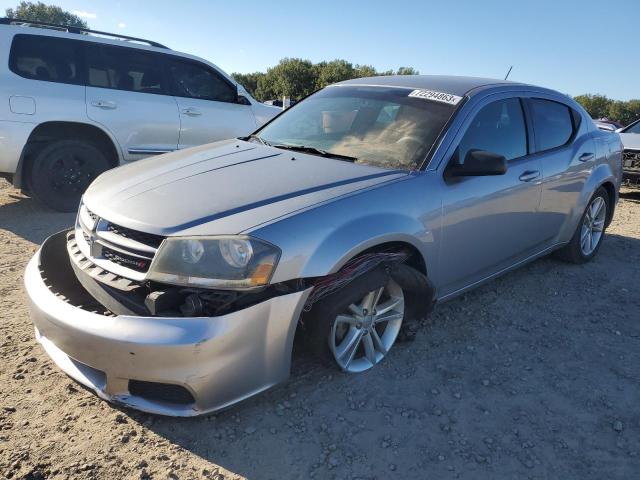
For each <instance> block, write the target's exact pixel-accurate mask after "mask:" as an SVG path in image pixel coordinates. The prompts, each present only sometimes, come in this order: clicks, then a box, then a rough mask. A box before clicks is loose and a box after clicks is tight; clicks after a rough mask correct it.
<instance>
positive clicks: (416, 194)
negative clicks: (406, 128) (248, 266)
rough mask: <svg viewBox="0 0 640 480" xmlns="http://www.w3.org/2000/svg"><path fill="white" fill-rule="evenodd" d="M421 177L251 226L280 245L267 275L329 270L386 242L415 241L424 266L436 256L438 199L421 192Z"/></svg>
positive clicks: (280, 277) (279, 278) (310, 274)
mask: <svg viewBox="0 0 640 480" xmlns="http://www.w3.org/2000/svg"><path fill="white" fill-rule="evenodd" d="M421 180H422V179H421V178H413V179H412V180H409V181H403V182H397V183H393V184H390V185H386V186H384V187H381V188H378V189H374V190H371V191H368V192H363V193H361V194H357V195H353V196H350V197H347V198H342V199H340V200H337V201H334V202H332V203H329V204H325V205H323V206H320V207H318V208H314V209H311V210H308V211H306V212H302V213H299V214H297V215H294V216H292V217H289V218H286V219H283V220H281V221H278V222H276V223H273V224H270V225H267V226H265V227H263V228H259V229H257V230H255V231H253V232H251V234H252V235H255V236H257V237H259V238H262V239H264V240H267V241H269V242H271V243H273V244H274V245H278V246H279V247H280V248H281V249H282V258H281V259H280V262H279V264H278V267H277V269H276V271H275V273H274V277H273V278H272V280H271V281H272V282H273V283H277V282H282V281H286V280H291V279H296V278H309V277H318V276H324V275H328V274H330V273H333V272H335V271H337V270H339V269H340V268H341V267H342V266H343V265H344V264H345V263H346V262H347V261H348V260H349V259H351V258H353V257H354V256H356V255H357V254H358V253H360V252H362V251H364V250H367V249H369V248H371V247H374V246H377V245H380V244H383V243H389V242H404V243H406V244H409V245H411V246H413V247H415V249H416V250H417V251H418V252H419V253H420V255H421V256H422V259H423V261H424V263H425V265H427V266H428V267H429V265H430V262H429V259H434V258H436V244H437V236H438V235H439V231H440V199H439V198H438V197H437V196H435V198H434V196H432V195H426V192H429V189H428V188H425V187H426V184H425V182H424V181H421ZM432 264H433V265H435V264H436V262H432ZM432 273H433V272H432V269H429V275H430V276H431V274H432Z"/></svg>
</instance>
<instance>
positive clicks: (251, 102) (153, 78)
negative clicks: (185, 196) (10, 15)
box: [0, 19, 280, 211]
mask: <svg viewBox="0 0 640 480" xmlns="http://www.w3.org/2000/svg"><path fill="white" fill-rule="evenodd" d="M36 26H37V27H40V28H30V27H36ZM108 37H112V38H108ZM279 112H280V109H278V108H274V107H270V106H267V105H263V104H262V103H260V102H258V101H257V100H255V99H253V98H252V97H251V96H250V95H249V94H248V93H247V92H246V91H245V90H244V88H243V87H242V86H241V85H238V84H237V83H236V82H235V81H234V80H233V79H232V78H231V77H230V76H229V75H227V74H226V73H224V72H223V71H222V70H220V69H219V68H218V67H216V66H215V65H213V64H211V63H209V62H206V61H205V60H202V59H200V58H197V57H194V56H192V55H187V54H184V53H178V52H174V51H172V50H170V49H168V48H167V47H164V46H163V45H160V44H158V43H156V42H152V41H148V40H143V39H139V38H134V37H127V36H123V35H115V34H107V33H105V32H96V31H92V30H84V29H78V28H74V27H60V26H56V25H51V24H43V23H39V22H27V21H19V20H14V19H0V176H3V177H5V178H8V179H9V180H10V181H12V182H13V184H14V185H15V186H16V187H19V188H21V189H22V190H23V191H26V192H29V193H30V194H32V195H33V196H35V197H36V198H37V199H39V200H40V201H42V202H43V203H45V204H47V205H49V206H51V207H52V208H55V209H57V210H62V211H74V210H76V209H77V206H78V201H79V199H80V196H81V195H82V192H83V191H84V189H85V188H86V187H87V186H88V185H89V183H90V182H91V181H92V180H93V179H94V178H95V177H96V176H97V175H99V174H100V173H101V172H103V171H105V170H107V169H109V168H112V167H115V166H117V165H120V164H122V163H126V162H131V161H134V160H138V159H141V158H144V157H146V156H149V155H155V154H159V153H166V152H171V151H174V150H178V149H182V148H187V147H191V146H194V145H200V144H203V143H209V142H213V141H216V140H222V139H226V138H232V137H238V136H243V135H248V134H250V133H252V132H253V131H254V130H256V128H257V127H259V126H260V125H262V124H264V123H265V122H266V121H268V120H270V119H271V118H273V117H274V116H275V115H277V114H278V113H279Z"/></svg>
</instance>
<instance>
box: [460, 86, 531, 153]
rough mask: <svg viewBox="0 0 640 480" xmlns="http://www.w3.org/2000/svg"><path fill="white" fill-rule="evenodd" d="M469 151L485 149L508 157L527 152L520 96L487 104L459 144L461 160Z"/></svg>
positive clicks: (525, 129) (525, 130)
mask: <svg viewBox="0 0 640 480" xmlns="http://www.w3.org/2000/svg"><path fill="white" fill-rule="evenodd" d="M469 150H485V151H487V152H493V153H497V154H499V155H503V156H504V157H505V158H506V159H507V160H513V159H514V158H518V157H523V156H525V155H526V154H527V128H526V125H525V122H524V114H523V112H522V105H521V104H520V100H518V99H517V98H509V99H506V100H498V101H495V102H493V103H490V104H489V105H486V106H484V107H483V108H482V109H481V110H480V111H479V112H478V114H477V115H476V116H475V118H474V119H473V122H472V123H471V125H470V126H469V128H468V129H467V131H466V132H465V134H464V137H463V138H462V140H461V141H460V145H459V146H458V159H459V161H460V163H463V162H464V159H465V157H466V155H467V153H468V152H469Z"/></svg>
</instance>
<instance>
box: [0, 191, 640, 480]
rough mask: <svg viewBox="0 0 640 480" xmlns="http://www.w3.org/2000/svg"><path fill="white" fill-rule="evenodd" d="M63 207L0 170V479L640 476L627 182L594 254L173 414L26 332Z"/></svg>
mask: <svg viewBox="0 0 640 480" xmlns="http://www.w3.org/2000/svg"><path fill="white" fill-rule="evenodd" d="M73 218H74V216H73V215H68V214H67V215H65V214H58V213H53V212H50V211H47V210H45V209H43V208H41V207H39V206H38V205H36V204H35V203H34V202H33V201H32V200H30V199H28V198H24V197H22V196H21V195H20V194H19V193H18V192H16V191H15V190H13V189H12V188H11V187H10V186H9V184H8V183H6V182H5V181H3V180H0V315H1V320H0V359H1V363H0V477H2V478H5V477H6V478H11V479H16V478H28V479H42V478H56V479H62V478H105V479H120V478H159V479H165V478H172V479H175V478H180V479H182V478H215V479H222V478H225V479H229V478H239V477H249V478H274V479H275V478H322V479H324V478H340V479H342V478H436V479H447V478H473V479H477V478H509V479H513V478H535V479H543V478H545V479H546V478H548V479H558V478H579V479H587V478H593V479H603V478H607V479H613V478H616V479H617V478H619V479H631V478H638V476H639V475H640V402H639V399H640V367H639V366H640V294H639V293H640V291H639V289H638V286H639V284H640V267H639V265H640V191H638V190H629V189H626V190H624V192H623V195H622V199H621V202H620V204H619V206H618V210H617V212H616V217H615V220H614V222H613V224H612V226H611V228H610V230H609V232H608V235H607V237H606V240H605V243H604V244H603V246H602V249H601V251H600V254H599V256H598V257H597V259H596V260H595V261H594V262H592V263H590V264H588V265H584V266H572V265H568V264H564V263H561V262H559V261H557V260H555V259H553V258H546V259H542V260H539V261H537V262H535V263H533V264H531V265H529V266H527V267H524V268H522V269H520V270H519V271H517V272H515V273H511V274H509V275H506V276H504V277H502V278H500V279H499V280H497V281H494V282H491V283H489V284H487V285H485V286H484V287H482V288H480V289H478V290H476V291H474V292H473V293H470V294H468V295H465V296H464V297H463V298H459V299H457V300H454V301H452V302H450V303H448V304H444V305H441V306H439V307H438V308H437V309H436V312H435V313H434V315H433V316H432V318H431V319H430V321H429V322H427V323H426V324H425V325H424V328H423V329H422V330H421V332H420V334H419V336H418V338H417V340H416V341H415V342H414V343H413V344H403V345H399V346H396V347H395V348H394V351H393V354H392V355H391V356H390V357H389V358H388V359H387V360H386V361H385V362H383V363H382V364H381V365H379V366H378V367H376V368H375V369H373V370H372V371H371V372H368V373H366V374H362V375H359V376H348V375H344V374H341V373H339V372H337V371H333V370H329V369H326V368H323V367H320V366H317V365H316V364H315V363H313V362H311V361H309V360H308V359H305V358H301V359H298V360H297V361H296V365H295V371H294V374H293V376H292V378H291V380H290V381H289V382H288V383H286V384H285V385H283V386H281V387H278V388H276V389H273V390H271V391H270V392H267V393H266V394H263V395H261V396H259V397H257V398H254V399H252V400H249V401H247V402H245V403H243V404H241V405H239V406H237V407H235V408H233V409H231V410H228V411H226V412H223V413H220V414H218V415H215V416H209V417H205V418H197V419H186V420H185V419H171V418H163V417H157V416H152V415H146V414H142V413H138V412H134V411H127V410H119V409H117V408H114V407H113V406H111V405H109V404H107V403H105V402H103V401H101V400H99V399H97V398H96V397H95V396H94V395H92V394H91V393H89V392H87V391H85V390H83V389H82V388H80V387H78V386H77V385H76V384H75V383H74V382H72V381H71V380H69V379H68V378H67V377H66V376H65V375H64V374H62V373H61V372H60V371H59V370H58V369H57V368H56V367H55V366H54V365H53V364H52V362H51V361H49V360H48V358H47V356H46V355H45V354H44V353H43V351H42V350H41V349H40V347H39V346H38V345H37V344H36V342H35V340H34V338H33V330H32V327H31V323H30V321H29V317H28V312H27V308H26V307H25V295H24V293H23V289H22V273H23V270H24V267H25V265H26V263H27V261H28V259H29V258H30V256H31V255H32V254H33V252H34V251H35V250H36V248H37V245H38V244H39V243H40V242H42V240H43V239H44V238H45V237H46V236H48V235H49V234H51V233H53V232H56V231H58V230H60V229H62V228H63V227H65V226H67V225H69V224H70V223H71V222H72V221H73Z"/></svg>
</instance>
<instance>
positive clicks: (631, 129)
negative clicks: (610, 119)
mask: <svg viewBox="0 0 640 480" xmlns="http://www.w3.org/2000/svg"><path fill="white" fill-rule="evenodd" d="M622 132H623V133H640V120H638V121H636V123H632V124H631V125H629V126H628V127H627V128H625V129H624V130H623V131H622Z"/></svg>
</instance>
